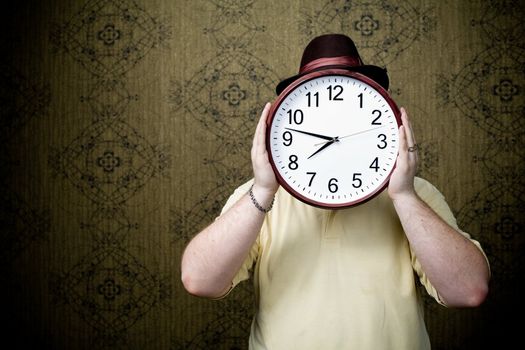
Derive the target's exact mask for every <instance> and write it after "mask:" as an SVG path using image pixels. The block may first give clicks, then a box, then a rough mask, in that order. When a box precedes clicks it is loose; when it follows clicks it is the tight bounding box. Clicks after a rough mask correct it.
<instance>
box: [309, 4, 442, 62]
mask: <svg viewBox="0 0 525 350" xmlns="http://www.w3.org/2000/svg"><path fill="white" fill-rule="evenodd" d="M302 17H303V20H302V21H301V22H300V32H302V33H304V40H305V41H306V42H307V41H310V40H311V39H312V38H313V37H316V36H318V35H321V34H327V33H345V34H348V35H349V36H350V37H351V38H352V39H353V40H354V41H355V43H356V45H357V47H359V52H360V55H361V57H366V58H368V59H369V60H370V62H367V63H372V64H376V65H387V64H389V63H391V62H393V61H395V59H396V58H397V57H398V56H399V55H400V54H401V53H403V52H404V51H405V50H407V49H408V48H409V47H410V46H412V45H413V44H414V43H415V42H416V41H419V40H421V39H422V38H425V37H428V36H429V35H430V34H431V32H433V31H434V29H435V26H436V15H435V14H434V10H433V9H432V8H429V7H415V6H413V5H412V4H411V3H410V2H409V1H407V0H403V1H390V0H382V1H353V0H330V1H327V2H325V5H324V6H323V7H322V8H321V9H320V10H318V11H316V12H315V13H314V14H311V15H310V14H304V16H302Z"/></svg>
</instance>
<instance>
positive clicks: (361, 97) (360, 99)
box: [357, 93, 363, 108]
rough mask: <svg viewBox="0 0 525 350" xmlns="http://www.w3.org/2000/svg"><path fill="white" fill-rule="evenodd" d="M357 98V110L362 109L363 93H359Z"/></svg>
mask: <svg viewBox="0 0 525 350" xmlns="http://www.w3.org/2000/svg"><path fill="white" fill-rule="evenodd" d="M357 97H359V108H363V93H360V94H359V95H357Z"/></svg>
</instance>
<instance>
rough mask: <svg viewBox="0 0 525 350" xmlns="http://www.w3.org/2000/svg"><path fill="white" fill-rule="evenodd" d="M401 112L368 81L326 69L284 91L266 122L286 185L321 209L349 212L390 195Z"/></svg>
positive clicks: (272, 157)
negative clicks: (390, 181)
mask: <svg viewBox="0 0 525 350" xmlns="http://www.w3.org/2000/svg"><path fill="white" fill-rule="evenodd" d="M400 125H401V117H400V112H399V108H398V107H397V106H396V104H395V102H394V101H393V100H392V98H391V97H390V95H389V94H388V92H387V91H386V90H385V89H384V88H383V87H382V86H380V85H379V84H377V83H376V82H375V81H374V80H372V79H370V78H368V77H367V76H365V75H363V74H360V73H357V72H352V71H349V70H346V69H325V70H322V71H314V72H311V73H308V74H306V75H303V76H301V77H300V78H298V79H297V80H295V81H294V82H293V83H291V84H290V85H288V87H287V88H286V89H285V90H284V91H282V92H281V93H280V94H279V96H278V98H277V100H276V101H275V102H274V103H273V105H272V108H271V110H270V112H269V116H268V120H267V126H268V127H267V131H266V147H267V150H268V154H269V159H270V163H271V164H272V167H273V169H274V172H275V174H276V177H277V180H278V182H279V184H280V185H281V186H282V187H283V188H284V189H286V190H287V191H288V192H289V193H290V194H291V195H293V196H294V197H295V198H297V199H299V200H301V201H303V202H305V203H307V204H310V205H313V206H317V207H320V208H327V209H337V208H348V207H352V206H356V205H359V204H362V203H364V202H366V201H368V200H370V199H372V198H374V197H375V196H377V195H378V194H379V193H381V191H383V190H384V189H385V188H386V187H387V185H388V181H389V178H390V175H391V173H392V171H393V169H394V168H395V165H396V159H397V154H398V148H399V132H398V129H399V126H400Z"/></svg>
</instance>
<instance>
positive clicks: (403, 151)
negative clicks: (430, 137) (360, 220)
mask: <svg viewBox="0 0 525 350" xmlns="http://www.w3.org/2000/svg"><path fill="white" fill-rule="evenodd" d="M401 120H402V122H403V125H401V126H400V127H399V155H398V156H397V164H396V168H395V169H394V172H393V173H392V175H391V176H390V183H389V185H388V195H389V196H390V198H391V199H392V200H393V201H396V200H399V199H402V198H406V197H413V196H415V195H416V192H415V190H414V176H415V175H416V171H417V162H418V155H417V149H416V150H414V151H409V148H410V147H414V146H416V140H415V139H414V134H413V132H412V125H411V124H410V120H409V119H408V116H407V113H406V110H405V109H404V108H403V107H401Z"/></svg>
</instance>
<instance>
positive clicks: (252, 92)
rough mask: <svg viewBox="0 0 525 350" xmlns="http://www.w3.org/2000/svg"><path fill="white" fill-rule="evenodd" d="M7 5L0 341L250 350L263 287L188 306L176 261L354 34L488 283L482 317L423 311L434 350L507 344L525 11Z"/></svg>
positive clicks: (147, 0)
mask: <svg viewBox="0 0 525 350" xmlns="http://www.w3.org/2000/svg"><path fill="white" fill-rule="evenodd" d="M1 6H2V11H1V13H2V21H1V26H2V38H1V39H0V45H1V46H0V47H1V48H2V53H3V54H2V56H1V57H0V91H1V93H0V99H1V105H0V106H1V107H0V118H1V119H0V127H1V133H0V137H1V139H2V152H0V193H1V198H2V201H0V207H1V209H2V210H1V214H0V215H1V216H0V221H1V223H2V229H1V231H0V232H1V233H0V237H1V240H0V242H1V243H0V262H1V264H0V269H1V272H2V273H1V274H0V276H1V279H2V295H1V299H0V300H1V301H2V311H3V312H2V319H1V321H3V322H2V324H4V326H2V327H1V329H2V335H3V338H2V339H3V340H4V341H6V342H7V341H9V340H12V341H14V342H15V344H18V345H19V346H23V345H35V346H36V347H35V348H50V349H108V348H111V349H245V348H246V347H247V337H248V334H249V328H250V321H251V317H252V315H253V299H252V287H251V285H250V283H243V284H241V285H239V286H238V287H237V288H236V289H235V290H234V292H233V293H232V294H231V295H230V297H229V298H227V299H225V300H221V301H209V300H204V299H200V298H195V297H192V296H189V295H188V294H187V293H186V292H185V291H184V290H183V288H182V285H181V282H180V258H181V253H182V250H183V248H184V246H185V244H187V242H188V241H189V240H190V239H191V237H192V236H193V235H194V234H195V233H196V232H198V231H199V230H200V229H202V228H203V227H204V226H205V225H206V224H207V223H208V222H210V221H211V220H213V218H214V217H215V216H216V215H217V214H218V212H219V211H220V209H221V207H222V205H223V204H224V202H225V200H226V199H227V197H228V196H229V194H230V193H231V192H232V190H233V189H234V188H235V187H236V186H238V185H239V184H240V183H242V182H244V181H246V180H247V179H248V178H250V177H251V165H250V159H249V150H250V146H251V138H252V134H253V131H254V129H255V124H256V120H257V118H258V116H259V114H260V111H261V109H262V107H263V105H264V103H265V102H266V101H269V100H272V99H273V98H274V97H275V95H274V88H275V85H276V84H277V83H278V82H279V80H280V79H282V78H285V77H287V76H290V75H293V74H294V73H295V72H296V71H297V69H298V65H299V61H300V56H301V54H302V50H303V48H304V46H305V45H306V43H308V41H309V40H310V39H312V38H313V37H314V36H317V35H319V34H323V33H329V32H337V33H345V34H347V35H349V36H351V37H352V38H353V39H354V41H355V42H356V44H357V46H358V48H359V50H360V53H361V56H362V57H363V59H364V60H365V62H366V63H370V64H375V65H379V66H386V67H387V68H388V70H389V74H390V79H391V91H390V92H391V94H392V96H393V97H394V99H395V100H396V101H397V102H398V104H399V105H401V106H405V107H406V108H407V109H408V112H409V114H410V115H411V117H412V119H413V124H414V127H415V131H416V138H417V140H418V143H419V144H420V145H421V146H420V147H421V151H420V152H421V153H420V156H421V163H420V169H419V175H420V176H422V177H424V178H427V179H428V180H430V181H431V182H433V183H434V184H435V185H436V186H437V187H438V188H439V189H440V190H441V191H442V192H443V193H444V195H445V196H446V198H447V200H448V202H449V204H450V205H451V207H452V209H453V211H454V212H455V213H456V215H457V218H458V220H459V223H460V226H461V227H462V228H463V229H464V230H465V231H468V232H470V233H471V234H472V236H473V237H474V238H476V239H478V240H479V241H480V242H481V243H482V245H483V246H484V248H485V251H486V253H487V255H488V257H489V260H490V262H491V267H492V273H493V278H492V282H491V292H490V295H489V298H488V300H487V302H486V303H485V304H484V305H483V306H481V307H480V308H477V309H473V310H462V309H454V310H451V309H445V308H443V307H441V306H439V305H438V304H436V303H435V302H433V301H432V300H430V299H429V298H428V297H425V298H424V302H425V309H426V319H427V325H428V328H429V333H430V336H431V340H432V343H433V347H434V349H477V348H480V347H483V346H484V345H485V346H486V345H487V344H489V343H495V344H498V345H499V346H501V345H503V343H505V342H507V341H510V339H511V338H512V337H513V335H514V332H516V331H519V329H520V328H519V322H516V323H515V322H511V321H510V320H509V315H510V314H513V313H518V314H519V312H520V311H521V310H523V309H522V307H523V301H522V300H523V298H522V295H523V292H524V291H525V290H524V288H523V278H524V277H525V276H524V265H525V264H524V262H525V261H524V259H525V258H524V256H525V255H524V254H523V248H524V243H525V239H524V234H525V232H524V229H523V227H524V216H523V209H524V205H523V204H524V201H525V185H524V180H523V177H522V176H523V173H524V168H525V167H524V159H525V147H524V137H525V136H524V133H525V122H524V121H525V118H524V117H525V116H524V111H525V106H524V102H525V99H524V90H525V79H524V76H525V68H524V67H525V44H524V42H523V39H522V38H523V37H524V35H525V32H524V31H525V25H524V20H523V18H525V16H524V15H525V13H524V12H525V11H524V9H523V4H522V3H521V1H519V0H514V1H513V0H486V1H481V0H470V1H452V0H446V1H422V0H397V1H394V0H368V1H361V0H329V1H314V0H308V1H299V0H291V1H269V0H266V1H265V0H239V1H234V0H195V1H186V0H172V1H169V0H76V1H59V0H45V1H35V0H33V1H25V2H17V3H16V4H4V5H1Z"/></svg>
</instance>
